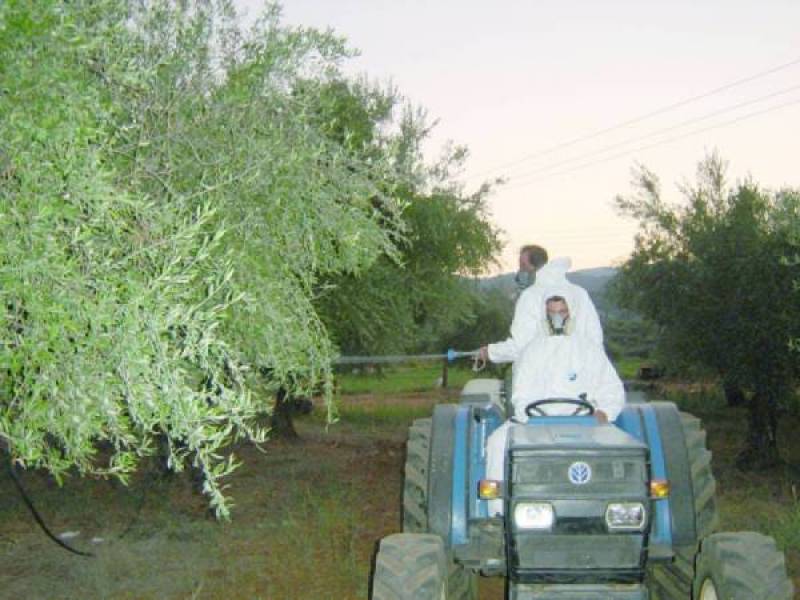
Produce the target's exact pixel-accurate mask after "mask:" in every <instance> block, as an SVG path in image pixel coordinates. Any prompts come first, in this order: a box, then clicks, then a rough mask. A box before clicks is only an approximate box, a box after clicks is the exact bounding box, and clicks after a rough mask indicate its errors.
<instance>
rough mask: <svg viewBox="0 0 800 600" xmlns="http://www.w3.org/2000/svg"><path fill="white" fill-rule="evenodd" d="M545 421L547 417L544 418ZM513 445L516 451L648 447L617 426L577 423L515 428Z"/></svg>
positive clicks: (511, 440) (512, 429) (510, 437)
mask: <svg viewBox="0 0 800 600" xmlns="http://www.w3.org/2000/svg"><path fill="white" fill-rule="evenodd" d="M541 420H542V421H544V419H541ZM510 434H511V435H510V436H509V447H510V448H513V449H514V450H527V449H529V450H535V451H548V450H554V451H557V450H560V449H570V450H590V451H605V450H611V449H614V450H633V451H645V450H646V449H647V446H645V445H644V444H643V443H642V442H640V441H639V440H637V439H636V438H635V437H633V436H631V435H629V434H627V433H625V432H624V431H622V430H621V429H619V428H618V427H617V426H615V425H608V424H606V425H591V426H587V425H583V424H581V425H573V424H569V423H559V424H553V425H550V424H546V423H543V424H539V423H534V424H530V425H518V426H516V427H512V428H511V432H510Z"/></svg>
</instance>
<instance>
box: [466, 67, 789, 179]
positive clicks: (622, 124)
mask: <svg viewBox="0 0 800 600" xmlns="http://www.w3.org/2000/svg"><path fill="white" fill-rule="evenodd" d="M798 64H800V58H797V59H795V60H792V61H789V62H787V63H783V64H781V65H778V66H776V67H772V68H771V69H767V70H766V71H760V72H758V73H755V74H753V75H749V76H747V77H743V78H742V79H737V80H736V81H732V82H730V83H726V84H725V85H721V86H719V87H716V88H714V89H712V90H709V91H707V92H704V93H702V94H698V95H696V96H691V97H689V98H686V99H684V100H679V101H678V102H673V103H672V104H668V105H667V106H664V107H661V108H658V109H656V110H653V111H651V112H648V113H645V114H643V115H640V116H638V117H634V118H632V119H628V120H626V121H622V122H620V123H617V124H616V125H612V126H611V127H606V128H604V129H601V130H599V131H595V132H593V133H589V134H586V135H583V136H580V137H577V138H573V139H571V140H567V141H565V142H561V143H558V144H555V145H553V146H550V147H548V148H545V149H543V150H540V151H537V152H534V153H531V154H527V155H525V156H523V157H521V158H519V159H516V160H513V161H509V162H507V163H503V164H500V165H497V166H495V167H492V168H489V169H486V170H484V171H480V172H478V173H475V174H474V175H470V176H469V177H468V179H474V178H476V177H483V176H485V175H486V174H488V173H494V172H497V171H502V170H503V169H506V168H508V167H513V166H516V165H518V164H521V163H524V162H527V161H529V160H532V159H534V158H539V157H542V156H546V155H548V154H552V153H553V152H556V151H557V150H562V149H563V148H568V147H569V146H574V145H575V144H579V143H581V142H585V141H587V140H591V139H594V138H597V137H599V136H601V135H605V134H606V133H609V132H611V131H615V130H617V129H622V128H624V127H628V126H630V125H634V124H636V123H639V122H641V121H644V120H646V119H650V118H652V117H655V116H658V115H661V114H664V113H666V112H669V111H671V110H674V109H676V108H680V107H681V106H686V105H687V104H691V103H693V102H697V101H698V100H703V99H705V98H708V97H710V96H714V95H716V94H719V93H721V92H724V91H727V90H729V89H731V88H734V87H737V86H740V85H744V84H745V83H750V82H751V81H755V80H757V79H761V78H763V77H767V76H768V75H772V74H774V73H777V72H778V71H782V70H784V69H788V68H790V67H793V66H795V65H798Z"/></svg>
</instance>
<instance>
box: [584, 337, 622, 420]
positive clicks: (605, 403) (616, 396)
mask: <svg viewBox="0 0 800 600" xmlns="http://www.w3.org/2000/svg"><path fill="white" fill-rule="evenodd" d="M595 350H596V353H593V355H590V356H591V357H592V358H591V360H592V362H593V363H596V364H594V365H593V369H592V370H594V371H595V385H594V390H593V393H592V395H591V396H590V399H591V400H594V402H595V405H596V406H597V408H599V409H600V410H602V411H603V412H604V413H606V415H608V420H609V421H613V420H614V419H616V418H617V417H618V416H619V413H620V412H622V409H623V407H624V406H625V386H624V385H623V384H622V380H621V379H620V378H619V375H617V371H616V370H615V369H614V366H613V365H612V364H611V361H609V360H608V357H607V356H606V353H605V352H603V351H602V350H600V349H599V348H595Z"/></svg>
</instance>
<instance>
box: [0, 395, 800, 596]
mask: <svg viewBox="0 0 800 600" xmlns="http://www.w3.org/2000/svg"><path fill="white" fill-rule="evenodd" d="M438 399H440V398H438V397H432V396H431V395H424V394H423V395H415V396H409V397H407V398H404V402H403V404H404V406H406V407H411V408H412V409H414V408H416V409H418V410H419V411H421V412H422V414H425V413H426V412H427V411H428V410H429V408H430V406H431V405H432V404H433V403H434V402H436V401H437V400H438ZM347 401H348V402H352V403H354V404H357V405H359V406H360V407H361V408H364V409H365V410H367V412H368V409H369V407H370V405H374V406H375V407H380V405H381V404H382V403H384V402H385V401H384V400H380V399H375V398H372V397H370V396H358V397H352V398H349V399H348V400H347ZM411 418H413V415H412V416H409V417H408V419H406V421H405V422H403V423H400V422H399V420H402V419H399V420H398V418H397V417H396V416H395V417H392V418H386V420H384V421H381V420H380V419H377V420H374V421H370V420H369V419H367V420H355V421H353V422H350V423H348V422H347V421H345V422H343V423H341V424H339V425H336V426H334V427H332V428H330V429H329V430H327V431H326V429H325V427H324V426H323V425H322V424H321V423H320V422H319V420H317V419H313V418H312V419H308V418H306V419H303V420H301V421H300V422H299V423H298V430H299V432H300V434H301V439H300V440H298V441H296V442H282V441H272V442H270V443H268V444H267V445H266V447H265V452H261V451H259V450H258V449H256V448H254V447H252V446H242V447H240V448H238V449H237V451H236V454H237V456H239V457H240V458H241V459H242V461H243V463H244V464H243V466H242V467H241V468H240V469H239V470H238V471H236V472H235V473H234V474H233V475H232V476H231V477H230V481H229V483H230V486H231V487H230V492H231V494H232V496H233V497H234V501H235V507H234V510H233V519H232V521H231V522H228V523H219V522H217V521H215V520H214V519H213V518H211V517H210V516H209V514H208V511H207V504H206V501H205V499H204V498H203V496H202V495H200V494H199V493H197V492H196V490H195V489H194V487H193V483H192V481H191V477H190V476H189V475H188V474H186V473H183V474H177V475H172V476H164V475H161V474H160V473H159V472H157V471H156V470H155V469H151V470H150V471H148V472H147V473H144V474H142V475H140V476H139V477H137V478H136V479H135V480H134V481H133V482H132V484H131V485H130V486H129V487H124V486H122V485H120V484H118V483H113V482H108V481H90V480H79V479H72V480H69V481H67V482H66V484H65V485H64V487H62V488H59V487H58V486H57V485H56V484H55V483H54V482H52V481H51V480H50V479H48V478H47V477H44V476H43V475H41V474H37V473H24V474H23V476H22V477H23V483H24V485H25V486H26V488H27V489H28V492H29V494H30V496H31V497H32V499H33V501H34V502H35V503H36V505H37V507H38V508H39V510H40V512H41V513H42V516H43V518H44V519H45V521H46V523H47V524H48V525H49V526H50V528H51V529H52V530H53V531H54V532H55V533H57V534H63V533H65V532H71V533H72V534H74V535H73V536H72V537H71V538H70V539H69V543H70V544H72V545H74V546H75V547H77V548H78V549H81V550H88V551H91V552H93V553H94V554H95V556H94V557H92V558H84V557H79V556H74V555H72V554H69V553H67V552H65V551H64V550H63V549H61V548H59V547H58V546H56V545H55V544H54V543H53V542H52V541H50V540H49V539H47V538H46V537H45V536H44V534H43V533H42V532H41V530H40V529H39V527H38V526H37V525H36V524H35V523H34V521H33V518H32V517H31V515H30V513H29V512H28V510H27V508H26V507H25V506H24V505H23V503H22V500H21V499H20V498H19V496H18V494H17V492H16V491H15V489H14V487H13V485H12V481H11V479H10V477H9V475H8V474H7V473H5V472H3V473H2V474H0V489H2V490H3V494H2V496H0V598H9V599H12V598H13V599H19V598H26V599H27V598H34V599H39V598H42V599H94V598H113V599H117V598H119V599H150V598H153V599H156V598H158V599H161V598H164V599H172V598H204V599H216V598H220V599H221V598H225V599H240V598H241V599H256V598H263V599H284V598H285V599H292V600H295V599H296V600H303V599H312V598H313V599H328V598H330V599H336V600H341V599H349V598H366V597H367V593H368V581H369V572H370V566H371V560H372V557H373V554H374V550H375V544H376V542H377V541H378V540H379V539H380V538H381V537H383V536H384V535H387V534H389V533H395V532H397V531H399V529H400V513H399V507H400V494H401V485H402V466H403V460H404V442H405V431H406V423H407V422H409V421H410V419H411ZM729 427H730V425H729V424H726V423H725V422H723V421H718V422H716V423H714V424H712V426H711V427H710V439H711V442H712V445H714V446H716V448H715V463H716V464H718V465H720V466H719V467H718V468H717V469H716V471H717V477H718V479H719V481H720V486H721V492H722V496H721V498H722V508H723V517H724V518H726V519H728V520H734V521H736V520H743V521H744V522H747V519H748V518H750V517H749V516H748V515H742V514H739V513H738V512H737V509H736V506H737V504H739V502H740V498H739V496H737V494H738V493H739V492H737V490H741V489H743V488H744V487H745V485H744V481H745V480H744V478H743V476H741V475H736V474H735V473H734V472H733V470H732V469H733V468H732V466H731V462H732V456H733V452H734V450H735V448H734V447H733V446H732V445H726V443H725V441H724V440H725V435H724V434H725V433H726V431H728V430H729ZM777 479H779V477H778V476H777V475H775V477H773V476H772V475H770V474H764V475H763V477H762V480H763V481H762V482H761V483H763V486H764V489H765V490H766V492H765V494H766V495H767V496H766V497H765V499H764V503H765V504H764V505H765V506H771V504H770V503H774V502H785V495H786V493H788V492H787V491H786V489H785V486H784V485H781V484H779V483H776V480H777ZM768 518H769V516H768V515H767V516H766V517H765V519H768ZM743 528H746V527H743ZM750 528H752V527H750ZM799 558H800V555H798V549H793V550H791V551H790V552H789V564H790V569H791V571H792V574H793V575H794V576H795V582H796V584H800V580H798V578H797V575H798V571H800V561H799V560H798V559H799ZM480 597H481V598H482V600H495V599H499V598H502V583H501V582H500V581H499V580H482V581H481V595H480Z"/></svg>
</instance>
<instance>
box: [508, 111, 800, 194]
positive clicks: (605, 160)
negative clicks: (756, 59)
mask: <svg viewBox="0 0 800 600" xmlns="http://www.w3.org/2000/svg"><path fill="white" fill-rule="evenodd" d="M794 104H800V99H798V100H792V101H791V102H784V103H783V104H779V105H777V106H773V107H771V108H767V109H764V110H759V111H756V112H752V113H748V114H746V115H743V116H741V117H737V118H736V119H731V120H730V121H726V122H724V123H719V124H717V125H712V126H710V127H703V128H701V129H696V130H694V131H690V132H688V133H685V134H683V135H678V136H675V137H672V138H669V139H667V140H661V141H659V142H655V143H653V144H649V145H646V146H641V147H639V148H634V149H633V150H628V151H625V152H620V153H619V154H614V155H612V156H609V157H606V158H603V159H600V160H596V161H592V162H588V163H585V164H582V165H577V166H575V167H573V168H570V169H565V170H563V171H558V172H556V173H550V174H548V175H542V176H541V177H537V178H535V179H532V180H530V181H525V182H523V183H519V184H517V185H510V186H506V187H504V188H503V189H504V190H509V189H515V188H518V187H525V186H528V185H530V184H532V183H536V182H537V181H542V180H543V179H549V178H551V177H558V176H559V175H566V174H568V173H573V172H575V171H580V170H582V169H586V168H588V167H592V166H594V165H599V164H602V163H606V162H609V161H611V160H615V159H617V158H621V157H623V156H628V155H630V154H635V153H636V152H642V151H644V150H649V149H650V148H655V147H656V146H662V145H664V144H670V143H672V142H676V141H678V140H681V139H683V138H687V137H691V136H693V135H697V134H699V133H704V132H706V131H711V130H713V129H719V128H721V127H727V126H729V125H733V124H735V123H739V122H740V121H745V120H747V119H751V118H754V117H757V116H760V115H763V114H766V113H770V112H773V111H776V110H779V109H781V108H786V107H787V106H792V105H794Z"/></svg>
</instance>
